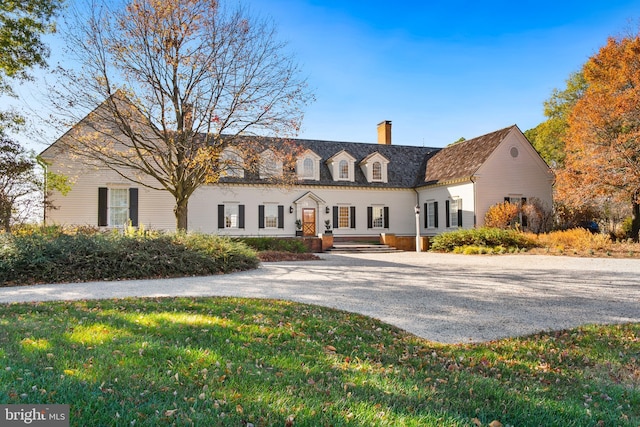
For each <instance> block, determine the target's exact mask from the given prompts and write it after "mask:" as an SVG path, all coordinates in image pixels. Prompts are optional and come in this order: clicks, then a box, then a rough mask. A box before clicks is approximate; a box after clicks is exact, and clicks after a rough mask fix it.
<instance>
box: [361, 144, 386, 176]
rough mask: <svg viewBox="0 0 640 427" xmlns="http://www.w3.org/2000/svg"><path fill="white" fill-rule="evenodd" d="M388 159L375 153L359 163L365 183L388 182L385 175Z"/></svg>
mask: <svg viewBox="0 0 640 427" xmlns="http://www.w3.org/2000/svg"><path fill="white" fill-rule="evenodd" d="M388 164H389V159H387V158H386V157H385V156H383V155H382V154H380V153H378V152H377V151H376V152H375V153H371V154H369V155H368V156H367V157H365V158H364V159H363V160H362V161H361V162H360V169H362V173H363V174H364V176H365V177H366V178H367V182H385V183H386V182H389V179H388V174H387V165H388Z"/></svg>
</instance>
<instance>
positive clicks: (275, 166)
mask: <svg viewBox="0 0 640 427" xmlns="http://www.w3.org/2000/svg"><path fill="white" fill-rule="evenodd" d="M282 167H283V162H282V160H280V159H278V158H277V156H276V155H275V153H274V152H273V151H271V150H265V151H263V152H262V153H261V154H260V179H266V178H274V177H280V176H282Z"/></svg>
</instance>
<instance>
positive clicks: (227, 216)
mask: <svg viewBox="0 0 640 427" xmlns="http://www.w3.org/2000/svg"><path fill="white" fill-rule="evenodd" d="M231 208H234V211H235V212H231ZM233 214H235V224H234V223H233ZM224 228H225V230H226V229H239V228H240V204H239V203H227V202H225V203H224Z"/></svg>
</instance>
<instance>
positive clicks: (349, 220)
mask: <svg viewBox="0 0 640 427" xmlns="http://www.w3.org/2000/svg"><path fill="white" fill-rule="evenodd" d="M343 209H344V210H346V212H347V215H346V220H347V224H346V225H344V226H343V225H342V221H341V220H342V219H344V216H343V215H342V212H343ZM338 228H351V205H338Z"/></svg>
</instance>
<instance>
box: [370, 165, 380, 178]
mask: <svg viewBox="0 0 640 427" xmlns="http://www.w3.org/2000/svg"><path fill="white" fill-rule="evenodd" d="M371 178H372V179H373V180H374V181H382V163H380V162H374V163H373V165H372V166H371Z"/></svg>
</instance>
